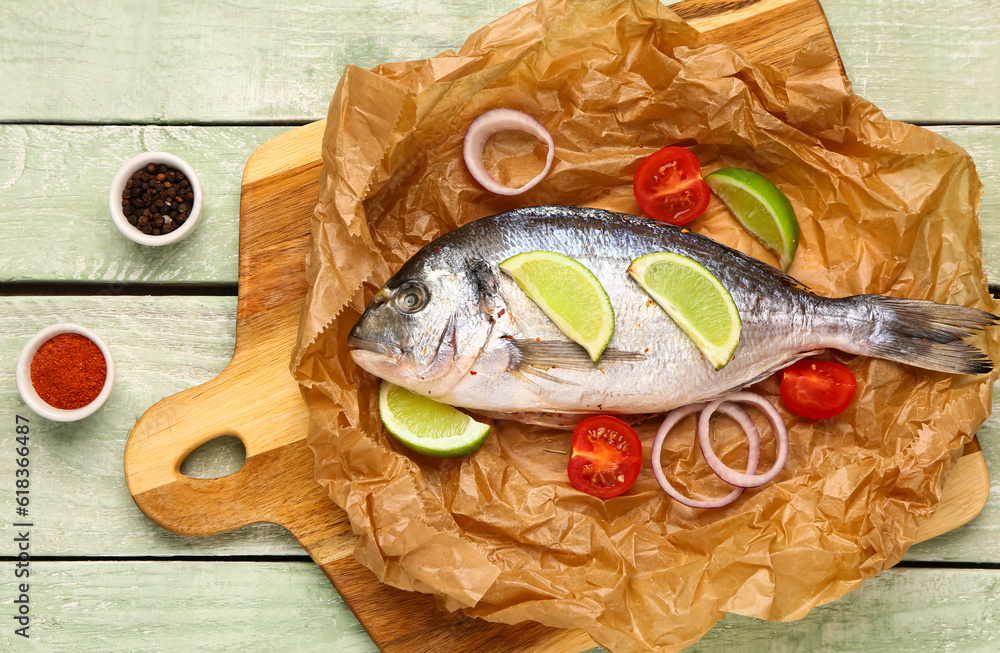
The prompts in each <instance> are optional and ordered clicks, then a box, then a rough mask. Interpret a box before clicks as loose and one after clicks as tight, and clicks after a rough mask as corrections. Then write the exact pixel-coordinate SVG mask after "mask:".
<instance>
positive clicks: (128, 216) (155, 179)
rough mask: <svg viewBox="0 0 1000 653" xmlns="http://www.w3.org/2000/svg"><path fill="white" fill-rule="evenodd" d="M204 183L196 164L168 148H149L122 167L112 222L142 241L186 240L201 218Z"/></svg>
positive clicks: (111, 201)
mask: <svg viewBox="0 0 1000 653" xmlns="http://www.w3.org/2000/svg"><path fill="white" fill-rule="evenodd" d="M201 205H202V192H201V181H200V180H199V179H198V175H197V174H195V171H194V168H192V167H191V166H190V165H188V163H187V162H186V161H185V160H184V159H182V158H180V157H179V156H176V155H174V154H170V153H168V152H144V153H143V154H139V155H138V156H134V157H132V158H131V159H129V160H128V161H126V162H125V163H124V164H122V167H121V168H119V169H118V172H117V173H116V174H115V176H114V179H112V180H111V189H110V190H109V191H108V210H110V211H111V220H112V221H113V222H114V223H115V226H116V227H118V231H120V232H122V234H124V236H125V237H126V238H128V239H129V240H132V241H134V242H137V243H139V244H141V245H151V246H157V245H169V244H171V243H176V242H177V241H178V240H180V239H182V238H184V237H185V236H187V235H188V234H190V233H191V232H192V231H194V228H195V226H196V225H197V224H198V220H199V218H200V217H201Z"/></svg>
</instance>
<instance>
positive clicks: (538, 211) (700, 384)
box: [348, 206, 998, 423]
mask: <svg viewBox="0 0 1000 653" xmlns="http://www.w3.org/2000/svg"><path fill="white" fill-rule="evenodd" d="M534 250H547V251H553V252H559V253H561V254H565V255H567V256H570V257H572V258H574V259H576V260H578V261H580V262H581V263H582V264H583V265H585V266H586V267H587V268H589V269H590V270H591V271H592V272H593V273H594V275H595V276H596V277H597V278H598V279H599V280H600V281H601V283H602V284H603V285H604V288H605V290H606V291H607V293H608V296H609V297H610V299H611V305H612V306H613V307H614V310H615V333H614V336H613V337H612V339H611V342H610V343H609V345H608V348H607V349H606V350H605V352H604V355H603V356H602V357H601V359H600V360H599V361H598V363H597V364H594V363H592V362H591V361H590V358H589V356H588V355H587V353H586V351H585V350H584V349H583V347H582V346H580V345H578V344H576V343H575V342H572V341H571V340H569V339H568V338H566V336H564V335H563V333H562V332H561V331H560V330H559V329H558V328H557V327H556V325H555V324H554V323H553V322H552V321H551V320H549V318H548V317H546V316H545V314H544V313H542V311H541V309H539V308H538V306H537V305H536V304H535V303H534V302H533V301H532V300H531V299H529V298H528V296H527V295H526V294H525V293H524V292H523V291H522V290H521V289H520V288H518V287H517V285H516V284H515V283H514V282H513V280H511V279H510V277H508V276H507V275H506V274H504V273H503V272H501V271H500V270H499V269H498V267H497V266H498V265H499V264H500V263H501V262H502V261H504V260H505V259H507V258H509V257H511V256H513V255H515V254H519V253H521V252H528V251H534ZM653 252H676V253H678V254H681V255H683V256H687V257H689V258H692V259H694V260H695V261H698V262H699V263H701V264H702V265H704V266H705V267H706V268H707V269H708V270H709V271H711V272H712V273H713V274H714V275H715V276H716V277H718V279H719V280H720V281H721V282H722V284H723V285H724V286H725V287H726V288H727V289H728V290H729V292H730V293H731V294H732V296H733V300H734V301H735V302H736V306H737V308H738V309H739V313H740V318H741V319H742V322H743V327H742V332H741V335H740V342H739V345H738V346H737V348H736V353H735V354H734V355H733V358H732V360H731V361H730V362H729V364H728V365H726V366H725V367H723V368H722V369H721V370H718V371H716V370H715V369H714V367H713V366H712V365H711V364H710V363H708V361H706V360H705V359H704V358H703V356H702V354H701V352H700V351H699V350H698V348H697V347H696V346H695V345H694V344H693V343H692V341H691V340H690V339H689V338H688V336H687V335H686V334H685V333H684V332H683V331H681V329H680V328H679V327H678V326H676V325H675V324H674V322H673V321H672V320H671V318H670V317H669V316H668V315H667V313H666V312H665V311H664V310H663V309H662V308H661V307H660V306H659V305H658V304H656V303H654V302H651V301H650V296H649V295H648V294H646V292H645V291H643V290H642V288H640V287H639V285H638V284H637V283H636V282H635V280H634V279H632V278H631V277H630V276H629V275H628V273H627V270H628V267H629V265H630V264H631V262H632V261H633V260H635V259H636V258H638V257H640V256H643V255H645V254H650V253H653ZM997 323H998V318H997V317H996V316H994V315H992V314H990V313H986V312H984V311H981V310H978V309H975V308H969V307H965V306H954V305H946V304H937V303H934V302H929V301H924V300H910V299H899V298H892V297H882V296H878V295H857V296H853V297H845V298H839V299H831V298H826V297H820V296H817V295H814V294H812V293H810V292H808V291H807V290H805V289H804V288H803V287H802V285H801V284H799V283H798V282H796V281H795V280H794V279H792V278H791V277H789V276H787V275H785V274H782V273H781V272H779V271H778V270H776V269H774V268H772V267H770V266H768V265H766V264H764V263H762V262H760V261H758V260H756V259H754V258H751V257H749V256H746V255H744V254H742V253H740V252H738V251H736V250H734V249H731V248H729V247H726V246H724V245H722V244H720V243H717V242H715V241H713V240H711V239H710V238H707V237H705V236H701V235H698V234H695V233H691V232H688V231H684V230H681V229H679V228H677V227H673V226H671V225H666V224H663V223H659V222H655V221H653V220H649V219H646V218H637V217H634V216H629V215H623V214H618V213H611V212H608V211H603V210H599V209H586V208H578V207H563V206H548V207H532V208H524V209H517V210H514V211H510V212H508V213H503V214H500V215H495V216H492V217H487V218H482V219H480V220H477V221H475V222H471V223H469V224H467V225H464V226H462V227H460V228H458V229H456V230H454V231H452V232H450V233H448V234H446V235H444V236H442V237H441V238H439V239H437V240H435V241H434V242H432V243H430V244H428V245H427V246H425V247H424V248H423V249H421V250H420V251H419V252H417V253H416V254H415V255H414V256H413V257H412V258H411V259H410V260H409V261H407V262H406V264H405V265H403V267H402V268H401V269H400V270H399V272H398V273H396V275H395V276H393V277H392V278H391V279H390V280H389V281H388V282H387V283H386V284H385V286H383V287H382V288H381V289H380V290H379V291H378V293H377V294H376V295H375V297H374V299H373V300H372V302H371V304H369V306H368V307H367V309H366V310H365V312H364V315H362V316H361V319H360V320H359V321H358V323H357V324H356V325H355V326H354V328H353V330H352V331H351V333H350V338H349V341H348V342H349V343H350V344H351V345H352V346H353V347H356V348H357V349H354V350H352V352H351V354H352V356H353V358H354V360H355V361H356V362H357V364H358V365H359V366H360V367H361V368H363V369H365V370H367V371H368V372H370V373H372V374H374V375H376V376H378V377H381V378H383V379H386V380H388V381H391V382H392V383H395V384H398V385H401V386H403V387H405V388H408V389H409V390H412V391H413V392H418V393H421V394H423V395H426V396H429V397H432V398H434V399H436V400H438V401H441V402H444V403H447V404H451V405H453V406H461V407H465V408H469V409H472V410H474V411H479V412H483V413H485V414H489V415H496V414H504V415H505V416H508V417H513V418H514V419H520V420H522V421H529V422H539V423H546V421H547V420H546V419H545V417H544V416H543V415H539V414H540V413H541V414H554V413H559V414H565V413H571V414H580V413H583V414H586V413H595V412H601V413H618V414H645V413H659V412H664V411H667V410H669V409H671V408H675V407H678V406H683V405H686V404H690V403H694V402H699V401H706V400H710V399H712V398H715V397H718V396H721V395H723V394H725V393H728V392H730V391H733V390H736V389H738V388H742V387H744V386H747V385H750V384H752V383H754V382H756V381H759V380H761V379H763V378H765V377H767V376H768V375H770V374H772V373H773V372H775V371H776V370H778V369H780V368H782V367H784V366H786V365H788V364H789V363H791V362H793V361H795V360H798V359H799V358H802V357H803V356H805V355H809V354H812V353H815V352H817V351H819V350H823V349H827V348H833V349H839V350H841V351H844V352H847V353H851V354H859V355H863V356H874V357H878V358H885V359H889V360H892V361H898V362H900V363H905V364H908V365H914V366H917V367H923V368H927V369H931V370H938V371H943V372H948V373H953V374H983V373H986V372H989V371H990V370H991V369H992V367H993V364H992V362H991V361H990V359H989V358H988V356H987V355H986V354H985V353H984V352H982V351H980V350H979V349H978V348H976V347H973V346H971V345H970V344H968V343H966V342H963V340H962V339H963V338H965V337H967V336H970V335H972V334H974V333H976V332H978V331H980V330H982V328H983V327H985V326H988V325H992V324H997Z"/></svg>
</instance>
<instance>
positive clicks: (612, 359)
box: [510, 338, 646, 371]
mask: <svg viewBox="0 0 1000 653" xmlns="http://www.w3.org/2000/svg"><path fill="white" fill-rule="evenodd" d="M510 342H511V344H512V345H513V346H514V347H515V349H517V360H518V363H519V367H523V366H526V365H535V366H539V367H554V368H556V369H559V368H562V369H567V370H583V371H585V370H593V369H596V368H599V367H602V366H604V365H606V364H612V365H613V364H622V363H638V362H641V361H644V360H646V355H645V354H640V353H639V352H634V351H623V350H621V349H615V348H613V347H608V348H607V349H605V350H604V353H603V354H602V355H601V360H599V361H598V362H597V363H593V362H592V361H591V360H590V354H588V353H587V350H586V349H584V348H583V347H582V346H580V345H578V344H577V343H575V342H571V341H569V340H531V339H529V338H513V339H511V341H510Z"/></svg>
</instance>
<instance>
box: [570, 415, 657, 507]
mask: <svg viewBox="0 0 1000 653" xmlns="http://www.w3.org/2000/svg"><path fill="white" fill-rule="evenodd" d="M641 467H642V442H640V441H639V436H638V435H636V433H635V430H634V429H632V427H630V426H629V425H628V424H626V423H625V422H623V421H621V420H620V419H618V418H616V417H611V416H610V415H597V416H596V417H588V418H587V419H585V420H583V421H582V422H580V423H579V424H578V425H577V427H576V430H574V431H573V453H572V455H570V458H569V466H568V468H567V471H568V473H569V480H570V482H571V483H572V484H573V487H575V488H576V489H578V490H580V491H581V492H586V493H587V494H589V495H591V496H595V497H598V498H599V499H610V498H611V497H616V496H618V495H619V494H622V493H623V492H625V491H627V490H628V489H629V488H630V487H632V484H633V483H635V479H637V478H638V477H639V469H640V468H641Z"/></svg>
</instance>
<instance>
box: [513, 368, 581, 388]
mask: <svg viewBox="0 0 1000 653" xmlns="http://www.w3.org/2000/svg"><path fill="white" fill-rule="evenodd" d="M548 369H549V368H546V369H544V370H543V369H540V368H538V367H535V366H533V365H520V366H518V367H516V368H514V369H513V370H512V371H511V374H513V375H514V377H515V378H517V379H519V380H521V381H523V382H525V383H530V384H531V385H533V386H535V387H537V386H538V384H537V383H535V382H534V380H532V379H531V378H529V377H532V376H533V377H535V378H537V379H542V380H543V381H549V382H551V383H558V384H560V385H576V386H578V385H580V384H579V383H577V382H575V381H568V380H566V379H560V378H559V377H558V376H555V375H554V374H549V372H548Z"/></svg>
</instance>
